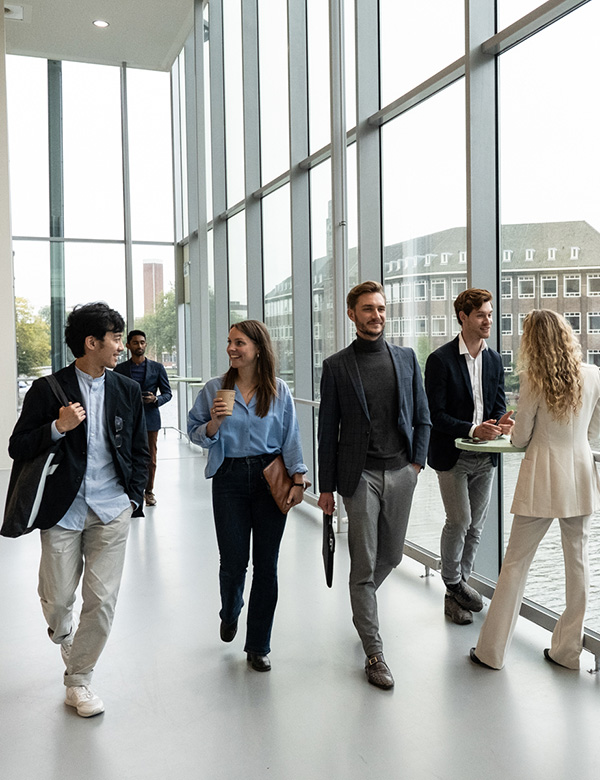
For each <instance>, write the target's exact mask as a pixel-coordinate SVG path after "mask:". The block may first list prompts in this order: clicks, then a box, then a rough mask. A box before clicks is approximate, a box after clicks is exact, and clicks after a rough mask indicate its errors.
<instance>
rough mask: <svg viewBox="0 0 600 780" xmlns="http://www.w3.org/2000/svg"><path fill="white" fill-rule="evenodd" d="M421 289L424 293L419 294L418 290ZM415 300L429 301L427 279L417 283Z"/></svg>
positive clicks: (419, 280)
mask: <svg viewBox="0 0 600 780" xmlns="http://www.w3.org/2000/svg"><path fill="white" fill-rule="evenodd" d="M418 288H421V290H422V292H420V293H419V292H417V289H418ZM414 300H415V301H426V300H427V279H418V280H417V281H416V282H415V289H414Z"/></svg>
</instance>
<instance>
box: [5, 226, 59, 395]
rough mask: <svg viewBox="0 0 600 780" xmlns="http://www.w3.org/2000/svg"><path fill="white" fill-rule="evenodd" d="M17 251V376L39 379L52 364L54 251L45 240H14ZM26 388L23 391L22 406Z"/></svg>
mask: <svg viewBox="0 0 600 780" xmlns="http://www.w3.org/2000/svg"><path fill="white" fill-rule="evenodd" d="M13 251H14V269H15V308H16V315H17V323H16V325H17V374H18V375H19V376H20V377H36V376H39V375H40V374H41V373H44V369H45V368H47V367H49V366H50V362H51V357H50V248H49V244H48V243H47V242H45V241H14V242H13ZM26 389H27V388H25V387H21V388H20V391H19V402H20V403H21V402H22V401H23V395H24V394H25V391H26ZM21 390H22V391H23V392H22V393H21Z"/></svg>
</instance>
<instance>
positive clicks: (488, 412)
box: [425, 288, 514, 625]
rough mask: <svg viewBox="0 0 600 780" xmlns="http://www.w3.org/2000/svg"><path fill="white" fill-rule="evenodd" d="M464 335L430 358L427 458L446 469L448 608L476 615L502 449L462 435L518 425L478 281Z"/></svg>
mask: <svg viewBox="0 0 600 780" xmlns="http://www.w3.org/2000/svg"><path fill="white" fill-rule="evenodd" d="M454 310H455V312H456V317H457V319H458V322H459V324H460V326H461V332H460V333H459V334H458V336H457V337H456V338H455V339H453V340H452V341H449V342H448V343H447V344H444V345H443V346H441V347H439V349H436V350H435V352H432V353H431V355H429V357H428V358H427V364H426V366H425V391H426V393H427V398H428V400H429V411H430V414H431V423H432V426H433V427H432V431H431V438H430V441H429V453H428V457H427V462H428V463H429V465H430V466H431V467H432V468H434V469H435V470H436V472H437V475H438V481H439V485H440V492H441V494H442V501H443V502H444V509H445V510H446V521H445V523H444V528H443V529H442V538H441V542H440V555H441V558H442V571H441V574H442V579H443V580H444V583H445V585H446V595H445V598H444V614H445V615H447V616H448V617H449V618H450V619H451V620H452V622H453V623H456V624H458V625H466V624H468V623H472V622H473V614H472V613H473V612H479V611H480V610H481V609H482V608H483V601H482V599H481V596H480V595H479V593H478V592H477V591H476V590H475V589H474V588H472V587H471V586H470V585H469V584H468V580H469V577H470V576H471V571H472V569H473V563H474V561H475V555H476V553H477V548H478V546H479V541H480V539H481V533H482V530H483V525H484V523H485V519H486V517H487V512H488V507H489V503H490V497H491V492H492V484H493V481H494V472H495V467H496V465H497V463H498V455H496V454H490V453H485V452H481V453H479V452H466V451H461V450H458V449H457V448H456V447H455V445H454V440H455V439H456V438H458V437H465V438H466V437H469V438H472V439H473V440H481V441H490V440H492V439H496V438H497V437H498V436H500V435H501V434H509V433H510V431H511V430H512V426H513V425H514V420H512V419H510V415H511V413H510V412H508V413H507V412H506V398H505V395H504V368H503V365H502V358H501V356H500V355H499V354H498V352H496V351H494V350H492V349H490V348H489V347H488V346H487V343H486V340H487V339H488V338H489V336H490V333H491V327H492V312H493V306H492V293H491V292H489V290H480V289H477V288H470V289H468V290H465V291H464V292H462V293H461V294H460V295H459V296H458V297H457V298H456V300H455V301H454Z"/></svg>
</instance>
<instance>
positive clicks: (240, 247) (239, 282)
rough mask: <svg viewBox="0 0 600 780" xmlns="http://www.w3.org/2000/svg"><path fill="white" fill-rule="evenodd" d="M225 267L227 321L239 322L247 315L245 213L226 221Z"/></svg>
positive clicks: (231, 322)
mask: <svg viewBox="0 0 600 780" xmlns="http://www.w3.org/2000/svg"><path fill="white" fill-rule="evenodd" d="M227 259H228V262H227V267H228V272H229V323H230V324H233V323H234V322H241V321H242V320H245V319H246V318H247V316H248V286H247V281H246V278H247V274H246V213H245V212H244V211H242V212H240V213H239V214H236V215H235V216H234V217H231V219H229V220H228V221H227Z"/></svg>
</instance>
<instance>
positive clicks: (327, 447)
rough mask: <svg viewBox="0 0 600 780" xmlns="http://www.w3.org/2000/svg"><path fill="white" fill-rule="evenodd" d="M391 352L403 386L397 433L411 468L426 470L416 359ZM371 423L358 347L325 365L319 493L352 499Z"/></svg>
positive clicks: (425, 415) (403, 350) (403, 351)
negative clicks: (361, 375)
mask: <svg viewBox="0 0 600 780" xmlns="http://www.w3.org/2000/svg"><path fill="white" fill-rule="evenodd" d="M386 346H387V348H388V350H389V352H390V355H391V358H392V362H393V364H394V369H395V371H396V380H397V386H398V408H399V416H398V430H399V431H400V433H401V435H402V438H403V439H404V441H405V443H406V452H407V456H408V459H409V461H410V462H411V463H418V464H419V465H421V466H424V465H425V461H426V457H427V443H428V441H429V429H430V427H431V422H430V420H429V411H428V408H427V397H426V395H425V391H424V389H423V380H422V379H421V370H420V368H419V364H418V362H417V356H416V355H415V353H414V351H413V350H412V349H410V348H409V347H397V346H395V345H393V344H388V343H387V342H386ZM370 433H371V421H370V417H369V410H368V408H367V399H366V397H365V393H364V389H363V385H362V381H361V378H360V373H359V369H358V363H357V360H356V355H355V352H354V347H353V346H352V345H350V346H349V347H346V348H345V349H342V350H340V352H336V353H335V355H331V357H328V358H327V359H326V360H325V361H324V362H323V374H322V376H321V403H320V408H319V435H318V439H319V491H320V492H322V493H333V492H335V491H336V490H337V491H338V492H339V493H340V494H341V495H342V496H351V495H353V493H354V491H355V490H356V488H357V487H358V483H359V480H360V475H361V474H362V472H363V469H364V467H365V461H366V459H367V447H368V444H369V436H370Z"/></svg>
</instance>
